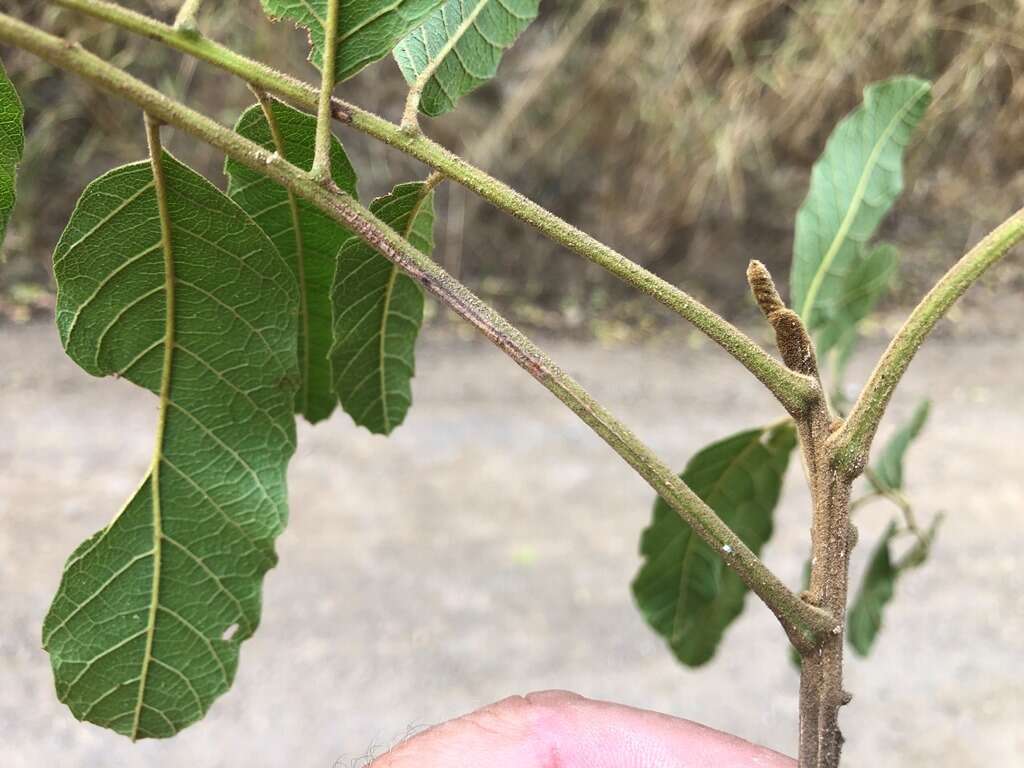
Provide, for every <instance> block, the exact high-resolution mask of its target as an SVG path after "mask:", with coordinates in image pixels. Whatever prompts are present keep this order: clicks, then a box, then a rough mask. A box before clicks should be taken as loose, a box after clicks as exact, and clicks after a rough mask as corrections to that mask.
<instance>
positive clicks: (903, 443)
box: [874, 400, 931, 491]
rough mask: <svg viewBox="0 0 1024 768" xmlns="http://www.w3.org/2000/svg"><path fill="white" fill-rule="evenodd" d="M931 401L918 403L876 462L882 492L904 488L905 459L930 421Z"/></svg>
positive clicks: (876, 477) (876, 475) (877, 476)
mask: <svg viewBox="0 0 1024 768" xmlns="http://www.w3.org/2000/svg"><path fill="white" fill-rule="evenodd" d="M930 408H931V401H930V400H922V401H921V402H920V403H918V405H917V408H915V409H914V413H913V414H912V415H911V416H910V419H909V420H908V421H907V423H906V424H904V425H903V426H901V427H900V428H899V429H898V430H897V431H896V433H895V434H894V435H893V436H892V437H891V438H889V441H888V442H887V443H886V444H885V447H884V448H883V449H882V453H881V455H880V456H879V457H878V461H876V462H875V466H874V469H875V473H874V474H875V480H876V481H877V483H878V484H879V485H881V488H880V490H883V491H885V490H900V489H902V488H903V459H904V457H905V456H906V454H907V449H908V448H909V447H910V444H911V443H913V442H914V440H915V439H916V438H917V436H918V435H920V434H921V430H922V429H924V425H925V422H926V421H928V411H929V410H930Z"/></svg>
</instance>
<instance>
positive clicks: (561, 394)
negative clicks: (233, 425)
mask: <svg viewBox="0 0 1024 768" xmlns="http://www.w3.org/2000/svg"><path fill="white" fill-rule="evenodd" d="M0 42H3V43H6V44H9V45H13V46H16V47H19V48H22V49H25V50H27V51H30V52H32V53H34V54H35V55H37V56H39V57H40V58H42V59H44V60H45V61H47V62H49V63H50V64H52V65H54V66H56V67H59V68H61V69H64V70H67V71H69V72H73V73H75V74H77V75H79V76H80V77H82V78H83V79H85V80H88V81H89V82H91V83H93V84H94V85H95V86H97V87H98V88H100V89H101V90H105V91H107V92H110V93H113V94H116V95H118V96H120V97H122V98H125V99H127V100H128V101H131V102H133V103H134V104H136V105H137V106H139V107H141V108H142V109H143V110H144V111H145V112H147V113H148V114H150V115H152V116H154V117H155V118H157V119H159V120H161V121H163V122H164V123H166V124H168V125H173V126H176V127H178V128H181V129H182V130H184V131H186V132H188V133H190V134H192V135H193V136H195V137H196V138H198V139H200V140H202V141H204V142H206V143H208V144H210V145H211V146H214V147H216V148H217V149H219V150H221V151H222V152H224V154H226V155H227V156H228V157H230V158H232V159H234V160H236V161H237V162H239V163H241V164H243V165H245V166H247V167H249V168H252V169H254V170H256V171H259V172H261V173H264V174H266V175H267V176H268V177H269V178H271V179H273V180H274V181H276V182H277V183H278V184H281V185H282V186H283V187H284V188H285V189H288V190H290V191H292V192H294V193H295V194H296V195H297V196H298V197H301V198H303V199H305V200H307V201H309V202H310V203H312V204H313V205H314V206H316V207H317V208H319V209H320V210H321V211H323V212H324V213H326V214H327V215H329V216H331V217H332V218H334V219H335V220H336V221H338V222H339V223H341V224H343V225H345V227H346V228H347V229H349V230H350V231H351V232H353V233H355V234H356V235H358V236H359V237H360V238H362V239H363V240H364V241H365V242H366V243H367V244H369V245H370V246H371V247H372V248H373V249H374V250H376V251H377V252H378V253H380V254H381V255H382V256H384V257H385V258H387V259H388V260H389V261H392V262H393V263H395V264H397V265H398V266H399V267H400V268H401V269H402V270H403V271H405V272H406V273H407V274H409V275H410V276H411V277H412V278H413V279H415V280H417V281H418V282H419V283H420V284H421V285H422V286H423V287H424V288H425V289H426V290H427V291H429V292H430V293H431V294H433V295H434V296H435V297H436V298H438V299H439V300H440V301H441V302H442V303H443V304H444V305H446V306H447V307H449V308H450V309H452V310H453V311H454V312H455V313H456V314H458V315H459V316H461V317H462V318H463V319H465V320H467V321H468V322H469V323H471V324H472V325H473V326H474V327H476V328H477V329H478V330H479V331H480V332H481V333H483V334H484V336H486V337H487V338H488V339H489V340H490V341H491V342H492V343H493V344H495V345H496V346H497V347H498V348H499V349H501V350H502V351H503V352H505V354H507V355H508V356H509V357H511V358H512V359H513V360H514V361H515V362H516V363H517V364H518V365H519V366H520V367H521V368H523V369H524V370H526V371H527V372H528V373H530V375H531V376H533V377H534V378H535V379H537V380H538V381H539V382H540V383H541V384H543V385H544V386H545V387H546V388H547V389H548V390H549V391H550V392H551V393H552V394H554V395H555V396H556V397H557V398H558V399H559V400H561V401H562V402H563V403H564V404H565V405H566V406H568V407H569V409H570V410H572V411H573V413H575V414H576V415H577V416H578V417H579V418H580V419H581V420H582V421H583V422H584V423H586V424H587V425H588V426H590V427H591V429H593V430H594V432H596V433H597V434H598V435H599V436H600V437H601V438H602V439H603V440H604V441H605V442H606V443H608V445H609V446H611V447H612V449H613V450H615V451H616V453H618V454H619V455H620V456H621V457H622V458H623V459H624V460H625V461H626V462H627V463H629V465H630V466H632V467H633V468H634V469H635V470H636V471H637V473H638V474H639V475H640V476H641V477H643V478H644V479H645V480H646V481H647V482H648V483H649V484H650V486H651V487H652V488H653V489H654V490H655V492H656V493H658V495H660V496H661V497H662V498H664V499H665V500H666V501H667V502H668V503H669V505H670V506H671V507H672V508H673V509H675V510H676V511H677V512H678V513H679V515H680V516H681V517H682V518H683V519H684V520H685V521H686V522H687V523H688V524H689V525H690V526H691V527H692V528H693V529H694V531H695V532H696V533H697V534H698V535H699V536H700V537H701V539H702V540H704V541H705V542H706V543H708V545H709V546H711V547H713V548H714V549H715V550H716V551H718V552H719V553H721V556H722V558H723V560H724V561H725V562H726V564H727V565H729V566H730V567H731V568H733V569H734V570H735V571H736V573H737V574H738V575H739V576H740V578H741V579H742V580H743V581H744V583H745V584H746V585H747V586H748V587H750V589H751V590H752V591H753V592H754V593H755V594H757V595H758V596H759V597H760V598H761V599H762V600H763V601H764V602H765V604H766V605H767V606H768V607H769V608H770V609H771V610H772V611H773V612H774V613H775V615H776V616H777V617H778V619H779V621H780V622H781V623H782V624H783V626H784V627H786V628H787V631H790V632H798V633H800V634H802V635H804V636H806V637H807V638H811V639H817V638H821V637H823V636H825V635H827V634H829V633H831V632H833V631H834V630H835V626H836V625H835V621H834V619H833V618H832V616H830V615H829V613H828V612H827V611H823V610H821V609H819V608H816V607H814V606H812V605H810V604H808V603H806V602H804V601H803V600H801V599H800V597H798V596H797V595H796V594H794V593H793V592H792V591H791V590H790V589H789V588H788V587H786V585H785V584H784V583H783V582H782V581H781V580H780V579H779V578H778V577H777V576H776V575H775V574H774V573H772V571H770V570H769V569H768V568H767V567H766V566H765V565H764V563H763V562H761V560H760V559H759V558H758V557H757V556H756V555H755V554H754V553H753V552H752V551H751V550H750V549H749V548H748V547H747V546H746V545H745V544H744V543H743V542H742V541H741V540H740V538H739V537H738V536H737V535H736V534H735V533H733V531H732V530H731V529H730V528H729V526H727V525H726V524H725V523H724V522H722V520H721V519H720V518H719V517H718V516H717V515H716V514H715V513H714V511H713V510H712V509H711V508H710V507H708V506H707V505H706V504H705V503H704V502H703V501H702V500H701V499H700V497H698V496H697V495H696V494H695V493H694V492H693V491H692V490H691V489H690V488H689V486H687V485H686V484H685V483H684V482H683V481H682V480H681V479H680V478H679V477H678V476H677V475H676V474H675V473H674V472H673V471H672V470H671V469H670V468H669V467H667V466H666V465H665V464H664V462H662V461H661V459H659V458H658V457H657V456H656V455H655V454H654V453H653V452H652V451H651V449H650V448H648V447H647V446H646V445H644V444H643V443H642V442H641V441H640V440H639V438H637V437H636V435H634V434H633V433H632V432H631V431H630V430H629V429H628V428H627V427H626V426H625V425H623V424H622V423H621V422H619V421H618V420H617V419H616V418H615V417H614V416H612V415H611V414H610V413H609V412H608V411H607V410H606V409H605V408H604V407H602V406H601V405H600V404H599V403H597V401H595V400H594V399H593V398H592V397H591V396H590V394H589V393H587V391H586V390H585V389H583V387H582V386H580V385H579V383H577V382H576V381H575V380H574V379H573V378H572V377H571V376H569V375H568V374H566V373H564V372H563V371H562V370H561V369H559V368H558V366H557V365H555V363H554V362H553V361H552V360H551V359H550V358H548V357H547V355H545V354H544V353H543V352H541V351H540V349H538V348H537V347H536V346H535V345H534V344H533V343H532V342H531V341H530V340H529V339H527V338H526V337H525V336H524V335H523V334H522V333H521V332H520V331H519V330H518V329H516V328H515V327H513V326H512V325H511V324H510V323H508V321H506V320H505V319H504V318H503V317H502V316H501V315H500V314H498V313H497V312H496V311H495V310H493V309H492V308H490V307H489V306H487V305H486V304H484V303H483V302H482V301H480V299H479V298H477V297H476V296H475V295H474V294H473V293H472V292H471V291H470V290H469V289H467V288H466V287H465V286H463V285H462V284H461V283H460V282H458V281H457V280H455V279H454V278H453V277H452V276H451V275H449V274H448V273H447V272H445V271H444V270H443V269H442V268H441V267H440V266H438V265H437V264H436V263H435V262H434V261H433V260H431V259H430V258H428V257H427V256H424V255H423V254H422V253H420V252H419V251H418V250H417V249H416V248H415V247H414V246H412V245H411V244H410V243H409V242H408V241H406V240H405V239H403V238H401V237H400V236H399V235H397V234H396V233H395V232H394V231H393V230H391V229H390V228H389V227H388V226H387V225H386V224H384V223H383V222H382V221H380V220H379V219H378V218H377V217H376V216H374V215H373V214H372V213H371V212H370V211H369V210H367V209H366V208H365V207H364V206H362V205H361V204H360V203H359V202H358V201H356V200H354V199H353V198H352V197H351V196H349V195H347V194H345V193H344V192H339V191H335V190H330V189H327V188H325V187H323V186H322V185H320V184H318V183H317V182H316V181H314V180H313V179H311V178H310V176H309V174H307V173H305V172H303V171H302V170H301V169H299V168H297V167H295V166H294V165H291V164H290V163H288V162H287V161H286V160H285V159H284V158H282V157H281V156H279V155H278V154H277V153H272V152H268V151H267V150H266V149H264V148H263V147H261V146H259V145H258V144H255V143H254V142H251V141H249V140H248V139H245V138H243V137H242V136H240V135H238V134H237V133H235V132H234V131H231V130H229V129H228V128H225V127H224V126H222V125H220V124H218V123H216V122H215V121H213V120H211V119H210V118H208V117H206V116H205V115H202V114H200V113H198V112H196V111H194V110H192V109H189V108H188V107H186V106H185V105H183V104H181V103H179V102H177V101H174V100H173V99H170V98H168V97H167V96H164V95H163V94H161V93H160V92H159V91H157V90H155V89H154V88H151V87H150V86H148V85H146V84H145V83H143V82H141V81H139V80H137V79H135V78H133V77H132V76H131V75H129V74H128V73H126V72H124V71H123V70H121V69H118V68H117V67H115V66H113V65H111V64H108V63H107V62H105V61H103V60H102V59H100V58H99V57H97V56H94V55H93V54H91V53H88V52H87V51H85V50H84V49H83V48H82V47H81V46H80V45H77V44H71V43H68V42H67V41H65V40H63V39H61V38H58V37H54V36H53V35H49V34H47V33H45V32H42V31H40V30H37V29H35V28H34V27H32V26H30V25H28V24H25V23H23V22H20V21H17V20H15V19H13V18H11V17H10V16H7V15H6V14H2V13H0Z"/></svg>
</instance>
